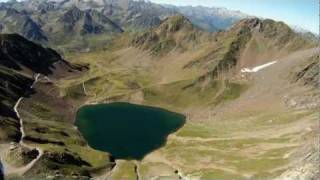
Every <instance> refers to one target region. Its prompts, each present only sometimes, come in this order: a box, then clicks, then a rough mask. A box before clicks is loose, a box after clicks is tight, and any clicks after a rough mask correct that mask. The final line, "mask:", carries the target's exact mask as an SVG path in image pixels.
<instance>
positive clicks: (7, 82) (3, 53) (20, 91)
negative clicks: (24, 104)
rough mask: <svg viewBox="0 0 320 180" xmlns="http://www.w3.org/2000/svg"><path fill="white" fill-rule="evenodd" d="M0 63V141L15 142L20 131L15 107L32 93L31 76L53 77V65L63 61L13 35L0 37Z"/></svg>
mask: <svg viewBox="0 0 320 180" xmlns="http://www.w3.org/2000/svg"><path fill="white" fill-rule="evenodd" d="M0 59H1V62H0V79H1V81H0V94H1V95H0V97H1V101H0V106H1V108H0V119H1V120H0V127H1V128H0V129H1V131H0V132H1V134H0V141H16V140H17V139H18V138H19V136H20V131H19V122H18V120H17V116H16V113H15V112H14V111H13V107H14V105H15V103H16V102H17V100H18V99H19V98H20V97H23V96H28V95H29V94H30V93H32V91H31V89H30V86H31V84H32V83H33V81H34V79H33V75H34V74H36V73H42V74H45V75H48V74H50V73H52V69H53V63H55V62H58V61H62V59H61V57H60V56H59V55H58V54H57V53H55V52H54V51H53V50H51V49H44V48H42V47H41V46H39V45H37V44H34V43H32V42H30V41H28V40H26V39H24V38H23V37H21V36H19V35H15V34H1V35H0Z"/></svg>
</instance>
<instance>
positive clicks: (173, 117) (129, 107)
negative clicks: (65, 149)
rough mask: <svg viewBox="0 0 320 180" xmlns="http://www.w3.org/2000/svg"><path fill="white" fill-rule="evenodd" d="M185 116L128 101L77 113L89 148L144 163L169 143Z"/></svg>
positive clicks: (79, 126) (93, 107) (77, 118)
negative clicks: (152, 153)
mask: <svg viewBox="0 0 320 180" xmlns="http://www.w3.org/2000/svg"><path fill="white" fill-rule="evenodd" d="M184 123H185V116H184V115H182V114H178V113H175V112H171V111H168V110H165V109H162V108H156V107H150V106H142V105H135V104H130V103H124V102H116V103H110V104H98V105H88V106H84V107H82V108H80V109H79V110H78V112H77V117H76V123H75V124H76V126H77V127H78V129H79V131H80V132H81V133H82V135H83V137H84V138H85V139H86V141H87V142H88V143H89V145H90V146H91V147H92V148H94V149H97V150H101V151H105V152H109V153H111V154H112V156H113V157H114V158H116V159H137V160H141V159H142V158H143V157H144V156H145V155H147V154H148V153H150V152H152V151H154V150H156V149H157V148H160V147H161V146H163V145H164V144H165V143H166V139H167V136H168V135H169V134H170V133H173V132H175V131H177V130H178V129H179V128H181V127H182V126H183V124H184Z"/></svg>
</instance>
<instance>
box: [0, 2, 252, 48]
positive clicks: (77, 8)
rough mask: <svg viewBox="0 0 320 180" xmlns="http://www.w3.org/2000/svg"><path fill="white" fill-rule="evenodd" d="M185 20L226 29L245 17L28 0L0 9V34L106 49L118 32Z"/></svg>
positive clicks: (198, 10)
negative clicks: (178, 17)
mask: <svg viewBox="0 0 320 180" xmlns="http://www.w3.org/2000/svg"><path fill="white" fill-rule="evenodd" d="M177 14H181V15H185V16H186V17H188V18H189V19H190V20H191V22H192V23H193V24H195V25H196V26H197V27H200V28H202V29H204V30H209V31H218V30H223V29H227V28H228V27H230V26H231V25H232V24H234V23H235V22H238V21H239V20H241V19H243V18H247V17H249V16H246V15H245V14H242V13H239V12H234V11H228V10H226V9H220V8H204V7H202V8H201V7H174V6H163V5H159V4H154V3H151V2H144V1H133V0H120V1H113V0H105V1H81V0H67V1H60V0H52V1H47V0H27V1H19V2H18V1H9V2H6V3H1V4H0V32H2V33H18V34H20V35H22V36H24V37H25V38H27V39H29V40H32V41H35V42H39V43H42V44H43V45H49V46H51V47H54V48H56V49H59V50H61V51H83V50H86V49H88V48H94V47H99V46H104V45H106V44H108V43H109V42H110V39H111V38H112V37H113V36H114V35H116V34H119V33H122V32H136V31H145V30H148V29H150V28H154V27H157V26H159V25H160V23H161V21H162V20H164V19H165V18H167V17H169V16H172V15H177Z"/></svg>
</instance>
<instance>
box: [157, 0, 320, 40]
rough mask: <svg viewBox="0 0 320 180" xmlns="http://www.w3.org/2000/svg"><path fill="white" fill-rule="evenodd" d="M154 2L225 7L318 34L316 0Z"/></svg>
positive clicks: (192, 0)
mask: <svg viewBox="0 0 320 180" xmlns="http://www.w3.org/2000/svg"><path fill="white" fill-rule="evenodd" d="M151 1H152V2H156V3H164V4H174V5H180V6H183V5H192V6H196V5H203V6H209V7H211V6H215V7H225V8H228V9H232V10H240V11H242V12H244V13H247V14H250V15H255V16H259V17H264V18H271V19H275V20H281V21H284V22H286V23H287V24H290V25H298V26H299V27H302V28H304V29H307V30H310V31H312V32H314V33H317V34H318V29H319V2H318V0H151Z"/></svg>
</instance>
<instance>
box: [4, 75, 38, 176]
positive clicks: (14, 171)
mask: <svg viewBox="0 0 320 180" xmlns="http://www.w3.org/2000/svg"><path fill="white" fill-rule="evenodd" d="M39 77H40V74H39V73H38V74H36V75H35V78H34V82H33V84H32V85H31V86H30V88H31V89H32V88H33V87H34V86H35V84H36V83H37V82H38V81H39ZM22 100H23V97H20V98H19V99H18V101H17V103H16V104H15V106H14V108H13V110H14V112H15V113H16V115H17V117H18V118H19V121H20V132H21V139H20V141H19V143H20V145H21V146H23V147H26V148H28V149H36V150H37V151H38V156H37V157H36V158H35V159H33V160H32V161H31V162H30V163H29V164H27V165H26V166H24V167H21V168H14V167H11V166H9V167H10V168H6V166H4V170H5V172H4V173H5V174H6V175H12V174H17V175H23V174H24V173H26V172H27V171H28V170H30V169H31V168H32V167H33V166H34V164H36V163H37V162H38V161H39V159H40V158H41V157H42V155H43V150H42V149H40V148H38V147H36V148H35V147H32V146H29V145H28V144H25V143H24V142H23V139H24V138H25V136H26V134H25V131H24V126H23V120H22V118H21V117H20V114H19V111H18V107H19V105H20V103H21V101H22Z"/></svg>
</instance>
